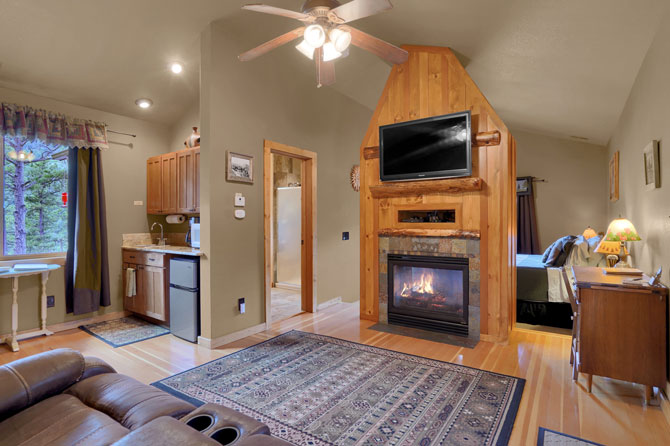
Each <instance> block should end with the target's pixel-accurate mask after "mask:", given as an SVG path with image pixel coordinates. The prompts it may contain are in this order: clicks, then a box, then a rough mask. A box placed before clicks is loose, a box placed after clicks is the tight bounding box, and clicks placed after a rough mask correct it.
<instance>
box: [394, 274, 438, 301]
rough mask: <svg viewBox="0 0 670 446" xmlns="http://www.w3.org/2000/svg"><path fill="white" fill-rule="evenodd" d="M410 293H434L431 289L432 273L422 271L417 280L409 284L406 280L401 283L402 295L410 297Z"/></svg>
mask: <svg viewBox="0 0 670 446" xmlns="http://www.w3.org/2000/svg"><path fill="white" fill-rule="evenodd" d="M412 294H435V290H433V274H432V273H423V274H421V278H420V279H419V280H415V281H414V282H413V283H412V284H411V285H410V284H408V283H407V282H405V283H403V284H402V291H401V292H400V295H401V296H402V297H410V296H411V295H412Z"/></svg>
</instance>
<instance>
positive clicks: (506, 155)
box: [360, 46, 516, 341]
mask: <svg viewBox="0 0 670 446" xmlns="http://www.w3.org/2000/svg"><path fill="white" fill-rule="evenodd" d="M403 48H404V49H406V50H407V51H408V52H409V59H408V61H407V62H406V63H404V64H402V65H395V66H394V67H393V68H392V70H391V74H390V75H389V78H388V80H387V82H386V86H385V88H384V91H383V93H382V95H381V98H380V99H379V102H378V105H377V108H376V109H375V112H374V114H373V116H372V119H371V121H370V124H369V126H368V129H367V132H366V135H365V137H364V139H363V142H362V144H361V148H360V165H361V195H360V211H361V265H360V268H361V271H360V274H361V300H360V315H361V319H368V320H372V321H378V319H379V245H378V242H379V235H380V234H382V235H394V236H408V237H412V236H433V237H455V238H479V239H480V250H481V259H480V261H481V265H480V274H481V278H480V287H481V288H480V292H481V321H480V325H481V339H482V340H490V341H505V340H506V339H507V337H508V334H509V332H510V330H511V327H512V324H513V321H514V310H515V296H516V274H515V268H516V265H515V245H516V189H515V184H516V183H515V180H516V143H515V141H514V138H513V137H512V135H511V133H510V132H509V130H508V129H507V127H506V126H505V124H504V123H503V122H502V120H501V119H500V117H499V116H498V115H497V114H496V112H495V110H494V109H493V107H491V105H490V104H489V103H488V101H487V100H486V98H485V97H484V95H483V94H482V93H481V91H480V90H479V89H478V88H477V86H476V85H475V83H474V81H473V80H472V79H471V78H470V76H469V75H468V73H467V71H465V69H464V68H463V66H462V65H461V64H460V62H459V61H458V59H457V58H456V56H455V55H454V54H453V52H452V51H451V50H450V49H449V48H441V47H425V46H403ZM463 110H470V111H471V113H472V128H473V138H472V141H473V149H472V150H473V153H472V160H473V162H472V177H469V178H458V179H446V180H425V181H408V182H395V183H389V182H385V183H381V181H380V179H379V126H381V125H387V124H392V123H396V122H403V121H411V120H415V119H422V118H428V117H431V116H439V115H444V114H448V113H455V112H460V111H463ZM412 207H414V208H419V209H420V208H428V209H430V208H434V209H457V210H458V211H457V219H456V223H454V224H449V225H443V226H441V227H440V226H439V224H433V225H432V226H431V225H430V224H417V225H416V226H414V225H412V224H408V223H401V222H398V218H397V211H398V209H409V208H412Z"/></svg>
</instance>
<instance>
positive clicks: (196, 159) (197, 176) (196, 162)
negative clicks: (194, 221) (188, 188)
mask: <svg viewBox="0 0 670 446" xmlns="http://www.w3.org/2000/svg"><path fill="white" fill-rule="evenodd" d="M193 161H194V167H195V174H194V177H195V178H194V180H195V212H196V213H198V214H199V213H200V148H199V147H198V148H197V149H193Z"/></svg>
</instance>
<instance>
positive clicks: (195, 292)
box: [170, 257, 200, 342]
mask: <svg viewBox="0 0 670 446" xmlns="http://www.w3.org/2000/svg"><path fill="white" fill-rule="evenodd" d="M199 265H200V259H199V258H198V257H175V258H172V259H170V331H171V332H172V334H173V335H175V336H177V337H180V338H182V339H185V340H187V341H190V342H197V341H198V336H199V335H200V289H199V285H200V271H199Z"/></svg>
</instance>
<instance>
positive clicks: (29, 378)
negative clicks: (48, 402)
mask: <svg viewBox="0 0 670 446" xmlns="http://www.w3.org/2000/svg"><path fill="white" fill-rule="evenodd" d="M84 370H85V361H84V357H83V356H82V355H81V353H79V352H78V351H75V350H72V349H69V348H60V349H57V350H51V351H47V352H44V353H40V354H37V355H33V356H29V357H27V358H22V359H18V360H16V361H13V362H10V363H9V364H5V365H3V366H0V421H2V420H4V419H6V418H9V417H11V416H12V415H14V414H16V413H17V412H19V411H21V410H23V409H25V408H26V407H28V406H31V405H33V404H35V403H37V402H39V401H41V400H43V399H45V398H48V397H50V396H52V395H55V394H57V393H61V392H62V391H63V390H65V389H66V388H68V387H70V386H71V385H72V384H74V383H76V382H77V381H78V380H79V379H81V377H82V375H83V373H84Z"/></svg>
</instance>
